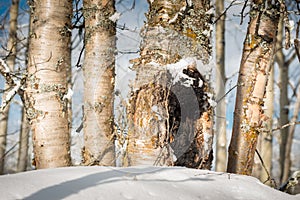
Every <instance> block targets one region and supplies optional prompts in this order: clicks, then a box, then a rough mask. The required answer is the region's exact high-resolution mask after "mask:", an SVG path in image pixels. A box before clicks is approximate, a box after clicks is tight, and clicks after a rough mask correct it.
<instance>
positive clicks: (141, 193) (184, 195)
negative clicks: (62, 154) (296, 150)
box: [0, 166, 300, 200]
mask: <svg viewBox="0 0 300 200" xmlns="http://www.w3.org/2000/svg"><path fill="white" fill-rule="evenodd" d="M0 191H1V199H6V200H10V199H26V200H29V199H39V200H40V199H43V200H47V199H51V200H59V199H80V200H81V199H105V200H107V199H109V200H117V199H118V200H120V199H143V200H148V199H182V200H192V199H219V200H225V199H247V200H251V199H253V200H260V199H261V200H263V199H264V200H265V199H272V200H277V199H278V200H279V199H284V200H288V199H300V196H299V195H298V196H291V195H288V194H285V193H282V192H279V191H277V190H274V189H271V188H269V187H267V186H265V185H263V184H261V183H260V182H259V181H258V180H257V179H255V178H253V177H249V176H240V175H234V174H228V173H216V172H211V171H206V170H196V169H187V168H181V167H146V166H145V167H130V168H110V167H96V166H95V167H69V168H58V169H46V170H37V171H30V172H24V173H19V174H13V175H4V176H0Z"/></svg>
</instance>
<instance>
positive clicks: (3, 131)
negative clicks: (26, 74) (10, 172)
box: [0, 0, 19, 174]
mask: <svg viewBox="0 0 300 200" xmlns="http://www.w3.org/2000/svg"><path fill="white" fill-rule="evenodd" d="M18 11H19V0H12V4H11V7H10V10H9V16H10V20H9V38H8V42H7V50H8V57H7V65H8V67H9V68H10V71H11V72H13V70H14V65H15V59H16V54H17V25H18V21H17V19H18ZM10 87H11V86H10V85H8V84H7V83H5V85H4V89H5V90H9V89H10ZM6 96H7V93H6V92H4V93H3V95H2V101H6ZM9 108H10V105H9V104H8V105H7V106H6V107H5V108H4V110H3V111H1V112H0V174H2V173H3V171H4V164H5V161H4V160H5V152H6V136H7V124H8V117H9Z"/></svg>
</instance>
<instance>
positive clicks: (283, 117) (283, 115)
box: [276, 17, 290, 183]
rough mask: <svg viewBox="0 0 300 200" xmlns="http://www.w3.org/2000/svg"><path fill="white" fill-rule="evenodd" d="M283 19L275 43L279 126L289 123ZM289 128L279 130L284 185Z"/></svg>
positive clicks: (281, 179) (287, 69)
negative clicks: (277, 72) (277, 68)
mask: <svg viewBox="0 0 300 200" xmlns="http://www.w3.org/2000/svg"><path fill="white" fill-rule="evenodd" d="M283 26H284V24H283V17H281V20H280V23H279V28H278V37H277V39H278V42H277V54H276V62H277V64H278V67H279V81H278V85H279V91H280V96H279V107H280V114H279V122H278V123H279V126H280V127H281V126H284V125H285V124H288V123H289V104H290V103H289V99H288V81H289V76H288V74H289V66H288V65H286V63H285V56H284V53H283V41H284V37H283ZM288 132H289V127H286V128H283V129H280V148H279V164H280V173H281V174H280V181H281V183H284V182H285V181H287V180H283V173H284V160H285V148H286V145H287V138H288Z"/></svg>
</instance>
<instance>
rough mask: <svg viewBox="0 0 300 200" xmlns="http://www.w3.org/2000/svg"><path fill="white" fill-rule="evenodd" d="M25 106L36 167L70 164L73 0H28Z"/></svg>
mask: <svg viewBox="0 0 300 200" xmlns="http://www.w3.org/2000/svg"><path fill="white" fill-rule="evenodd" d="M30 7H31V9H32V10H31V22H32V24H31V25H30V27H31V31H30V40H29V53H28V57H29V58H28V61H29V63H28V78H27V80H26V91H25V107H26V114H27V118H28V119H29V120H30V123H31V130H32V134H33V136H32V140H33V147H34V161H35V166H36V168H37V169H41V168H51V167H62V166H69V165H71V158H70V133H69V132H70V130H69V122H68V109H67V104H68V102H67V101H68V99H67V98H66V94H67V91H68V88H67V71H68V68H70V67H71V62H70V61H71V57H70V37H71V31H70V29H69V27H71V18H72V1H70V0H60V1H55V0H34V1H31V5H30Z"/></svg>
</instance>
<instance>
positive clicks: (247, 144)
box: [227, 2, 280, 175]
mask: <svg viewBox="0 0 300 200" xmlns="http://www.w3.org/2000/svg"><path fill="white" fill-rule="evenodd" d="M279 9H280V7H279V5H278V4H274V3H272V2H268V4H255V3H253V2H252V5H251V10H250V22H249V25H248V30H247V36H246V39H245V41H244V49H243V56H242V60H241V66H240V71H239V78H238V86H237V96H236V105H235V111H234V122H233V130H232V138H231V142H230V146H229V158H228V166H227V171H228V172H230V173H238V174H246V175H251V173H252V167H253V160H254V154H255V149H256V144H257V137H258V135H259V133H261V132H262V131H263V130H262V129H263V128H264V124H265V123H266V122H267V117H266V116H265V115H264V112H263V110H262V107H263V105H264V101H263V99H264V98H265V91H266V86H267V82H268V76H269V72H270V69H271V65H272V60H273V57H274V54H275V44H276V33H277V27H278V20H279Z"/></svg>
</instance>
